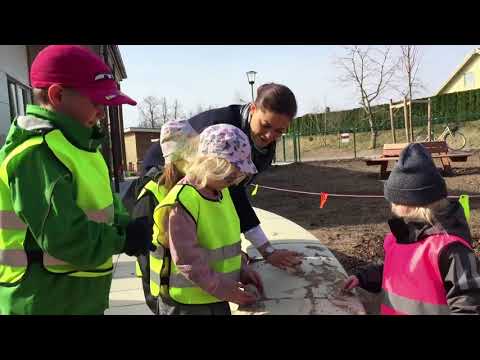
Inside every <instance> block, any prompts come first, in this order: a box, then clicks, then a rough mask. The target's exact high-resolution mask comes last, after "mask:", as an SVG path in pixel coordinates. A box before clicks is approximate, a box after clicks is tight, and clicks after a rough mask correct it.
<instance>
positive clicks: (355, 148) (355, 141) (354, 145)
mask: <svg viewBox="0 0 480 360" xmlns="http://www.w3.org/2000/svg"><path fill="white" fill-rule="evenodd" d="M356 133H357V128H356V127H355V128H353V157H354V158H355V159H356V158H357V140H356V136H355V135H356Z"/></svg>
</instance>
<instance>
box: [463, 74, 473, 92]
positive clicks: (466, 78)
mask: <svg viewBox="0 0 480 360" xmlns="http://www.w3.org/2000/svg"><path fill="white" fill-rule="evenodd" d="M463 83H464V86H465V89H473V88H474V87H475V74H474V73H473V72H467V73H465V74H464V75H463Z"/></svg>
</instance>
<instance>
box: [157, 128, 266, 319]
mask: <svg viewBox="0 0 480 360" xmlns="http://www.w3.org/2000/svg"><path fill="white" fill-rule="evenodd" d="M165 156H166V157H168V154H165ZM256 172H257V169H256V167H255V165H254V164H253V162H252V159H251V148H250V143H249V140H248V138H247V136H246V135H245V134H244V133H243V132H242V131H241V130H240V129H238V128H237V127H235V126H232V125H228V124H218V125H213V126H210V127H208V128H207V129H205V130H204V131H203V132H202V133H201V134H200V137H199V142H198V150H197V153H196V155H195V156H194V157H193V159H191V161H189V163H188V165H186V168H185V174H186V175H185V177H184V178H183V179H181V180H180V181H179V182H178V184H177V185H175V186H174V187H173V188H172V189H171V190H170V192H169V193H168V194H167V195H166V197H165V198H164V199H163V200H162V201H161V202H160V204H159V205H158V206H157V208H156V209H155V212H154V222H155V224H156V225H157V226H160V227H162V231H159V232H158V234H164V235H163V236H159V237H158V238H157V239H155V237H154V244H155V245H159V248H160V249H162V248H163V249H165V251H168V252H169V253H170V256H171V260H172V261H171V262H170V263H169V269H168V271H167V272H165V271H164V270H165V269H157V274H156V275H157V276H152V277H151V281H152V282H154V283H155V282H157V283H158V284H157V285H158V287H157V288H158V291H159V292H160V296H161V297H162V299H163V303H164V304H168V305H169V307H168V310H167V311H166V313H168V314H177V315H188V314H208V315H229V314H230V308H229V304H228V302H232V303H236V304H240V305H247V304H251V303H254V302H255V301H256V300H257V296H256V294H253V293H251V292H249V291H248V290H247V289H246V287H247V285H250V284H253V285H254V286H255V287H256V288H257V289H258V290H259V292H260V293H263V287H262V282H261V280H260V277H259V275H258V274H257V273H256V272H254V271H253V270H250V269H249V268H248V266H247V264H246V263H245V261H244V258H243V257H242V253H241V247H240V222H239V219H238V215H237V212H236V210H235V207H234V205H233V203H232V200H231V198H230V194H229V191H228V187H229V186H231V185H233V184H237V183H239V182H241V181H242V180H243V179H244V178H245V177H246V176H249V175H253V174H255V173H256ZM152 271H153V273H154V272H155V269H153V267H152Z"/></svg>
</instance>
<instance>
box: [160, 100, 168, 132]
mask: <svg viewBox="0 0 480 360" xmlns="http://www.w3.org/2000/svg"><path fill="white" fill-rule="evenodd" d="M169 115H170V113H169V111H168V104H167V98H166V97H165V96H164V97H162V99H161V100H160V120H161V122H162V123H161V125H163V124H165V123H166V122H167V121H168V120H169Z"/></svg>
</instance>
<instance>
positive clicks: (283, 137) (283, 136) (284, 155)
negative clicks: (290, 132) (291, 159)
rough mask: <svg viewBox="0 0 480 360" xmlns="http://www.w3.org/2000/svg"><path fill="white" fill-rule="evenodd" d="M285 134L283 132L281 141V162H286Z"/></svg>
mask: <svg viewBox="0 0 480 360" xmlns="http://www.w3.org/2000/svg"><path fill="white" fill-rule="evenodd" d="M286 136H287V135H286V134H283V135H282V143H283V162H287V154H286V151H285V137H286Z"/></svg>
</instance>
